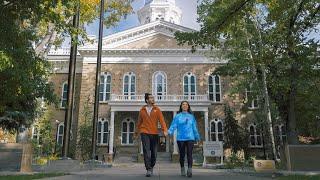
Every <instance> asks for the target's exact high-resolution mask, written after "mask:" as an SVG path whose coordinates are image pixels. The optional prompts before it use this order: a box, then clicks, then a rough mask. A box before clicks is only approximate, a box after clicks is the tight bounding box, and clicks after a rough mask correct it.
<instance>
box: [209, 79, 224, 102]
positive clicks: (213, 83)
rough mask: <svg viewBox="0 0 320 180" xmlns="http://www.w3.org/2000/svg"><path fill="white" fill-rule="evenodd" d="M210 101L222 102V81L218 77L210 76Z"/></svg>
mask: <svg viewBox="0 0 320 180" xmlns="http://www.w3.org/2000/svg"><path fill="white" fill-rule="evenodd" d="M208 85H209V100H210V101H214V102H220V101H221V80H220V76H218V75H210V76H209V82H208Z"/></svg>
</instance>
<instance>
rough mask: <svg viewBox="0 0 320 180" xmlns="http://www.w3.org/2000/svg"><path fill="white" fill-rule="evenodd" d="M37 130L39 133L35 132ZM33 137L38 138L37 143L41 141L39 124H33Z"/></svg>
mask: <svg viewBox="0 0 320 180" xmlns="http://www.w3.org/2000/svg"><path fill="white" fill-rule="evenodd" d="M36 130H37V133H35V131H36ZM31 139H32V140H34V139H36V140H37V143H39V139H40V131H39V126H37V125H33V126H32V136H31Z"/></svg>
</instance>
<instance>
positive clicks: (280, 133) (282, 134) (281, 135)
mask: <svg viewBox="0 0 320 180" xmlns="http://www.w3.org/2000/svg"><path fill="white" fill-rule="evenodd" d="M274 136H275V141H276V150H277V154H276V157H277V159H280V157H281V155H280V154H281V153H280V152H281V146H282V145H283V144H284V143H285V142H286V141H287V135H286V129H285V126H284V125H283V124H280V125H276V126H275V127H274Z"/></svg>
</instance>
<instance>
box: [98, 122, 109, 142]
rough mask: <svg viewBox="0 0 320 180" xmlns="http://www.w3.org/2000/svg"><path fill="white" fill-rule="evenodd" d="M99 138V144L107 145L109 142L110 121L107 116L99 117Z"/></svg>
mask: <svg viewBox="0 0 320 180" xmlns="http://www.w3.org/2000/svg"><path fill="white" fill-rule="evenodd" d="M97 139H98V141H97V143H98V144H99V145H106V144H108V142H109V121H108V120H107V119H105V118H99V121H98V138H97Z"/></svg>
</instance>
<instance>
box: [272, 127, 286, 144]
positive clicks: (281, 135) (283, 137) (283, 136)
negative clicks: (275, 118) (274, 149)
mask: <svg viewBox="0 0 320 180" xmlns="http://www.w3.org/2000/svg"><path fill="white" fill-rule="evenodd" d="M275 128H276V129H277V130H278V131H276V132H278V134H276V137H278V138H279V140H280V143H281V144H283V143H284V142H285V140H286V139H287V135H286V133H285V132H283V131H282V128H285V126H284V124H278V125H276V126H275Z"/></svg>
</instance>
